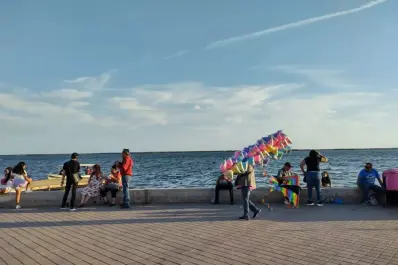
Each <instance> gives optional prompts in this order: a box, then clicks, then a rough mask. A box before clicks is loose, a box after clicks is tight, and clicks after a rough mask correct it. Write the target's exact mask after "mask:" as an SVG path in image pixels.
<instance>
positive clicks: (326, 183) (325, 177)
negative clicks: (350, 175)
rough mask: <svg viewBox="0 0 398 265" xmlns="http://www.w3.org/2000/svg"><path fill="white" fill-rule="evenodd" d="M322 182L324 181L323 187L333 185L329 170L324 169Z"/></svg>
mask: <svg viewBox="0 0 398 265" xmlns="http://www.w3.org/2000/svg"><path fill="white" fill-rule="evenodd" d="M321 182H322V187H323V188H327V187H329V188H331V187H332V181H331V179H330V177H329V173H328V172H326V171H324V172H323V173H322V179H321Z"/></svg>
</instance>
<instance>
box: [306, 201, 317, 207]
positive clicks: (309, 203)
mask: <svg viewBox="0 0 398 265" xmlns="http://www.w3.org/2000/svg"><path fill="white" fill-rule="evenodd" d="M306 205H307V206H314V205H315V203H313V202H312V201H308V202H307V204H306Z"/></svg>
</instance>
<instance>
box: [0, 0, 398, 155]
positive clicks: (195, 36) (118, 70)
mask: <svg viewBox="0 0 398 265" xmlns="http://www.w3.org/2000/svg"><path fill="white" fill-rule="evenodd" d="M396 10H398V1H393V0H375V1H369V0H350V1H346V0H334V1H330V0H300V1H291V0H278V1H271V0H252V1H249V2H248V1H244V0H228V1H226V0H224V1H221V0H220V1H214V0H201V1H186V0H169V1H155V0H135V1H131V0H118V1H108V0H86V1H78V0H69V1H53V0H38V1H29V0H19V1H1V2H0V122H1V124H2V126H1V129H0V146H1V148H0V153H1V154H29V153H33V154H38V153H70V152H74V151H76V152H80V153H90V152H119V151H120V150H121V149H122V148H129V149H130V150H131V151H134V152H145V151H187V150H189V151H200V150H232V149H241V148H243V147H245V146H247V145H250V144H252V143H254V142H255V141H256V140H257V139H259V138H260V137H262V136H265V135H268V134H270V133H273V132H275V131H277V130H280V129H282V130H284V132H285V133H286V134H287V135H288V136H289V137H290V138H291V139H292V141H293V146H292V147H293V148H300V149H301V148H305V149H307V148H308V149H310V148H314V149H324V148H389V147H398V138H397V137H396V135H397V132H398V123H397V122H396V121H397V115H398V104H396V102H397V99H398V75H397V74H396V69H398V53H397V52H396V50H397V47H398V35H397V34H396V25H398V16H397V15H396V12H395V11H396Z"/></svg>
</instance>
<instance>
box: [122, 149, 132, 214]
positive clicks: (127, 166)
mask: <svg viewBox="0 0 398 265" xmlns="http://www.w3.org/2000/svg"><path fill="white" fill-rule="evenodd" d="M122 158H123V161H122V163H119V170H120V174H121V175H122V188H123V203H122V205H121V206H120V208H121V209H128V208H130V192H129V183H130V180H131V177H132V176H133V164H134V162H133V159H132V158H131V155H130V150H129V149H123V151H122Z"/></svg>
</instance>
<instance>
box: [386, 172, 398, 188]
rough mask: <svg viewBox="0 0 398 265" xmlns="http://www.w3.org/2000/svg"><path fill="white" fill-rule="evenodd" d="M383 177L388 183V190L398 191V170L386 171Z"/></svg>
mask: <svg viewBox="0 0 398 265" xmlns="http://www.w3.org/2000/svg"><path fill="white" fill-rule="evenodd" d="M383 176H384V177H385V181H386V183H385V184H386V189H387V190H394V191H398V168H393V169H389V170H386V171H384V172H383Z"/></svg>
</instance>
